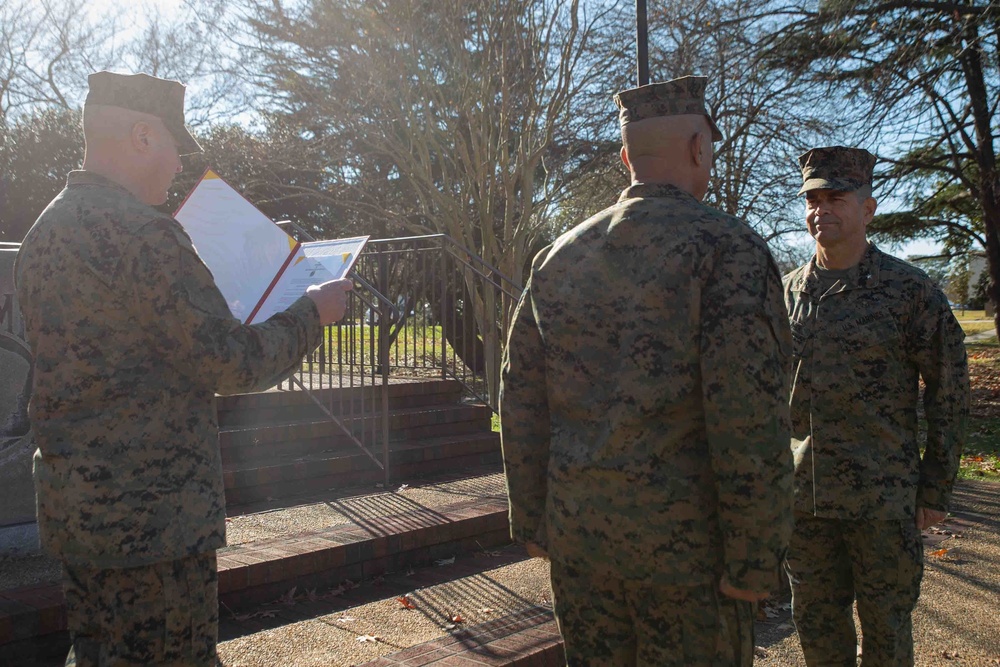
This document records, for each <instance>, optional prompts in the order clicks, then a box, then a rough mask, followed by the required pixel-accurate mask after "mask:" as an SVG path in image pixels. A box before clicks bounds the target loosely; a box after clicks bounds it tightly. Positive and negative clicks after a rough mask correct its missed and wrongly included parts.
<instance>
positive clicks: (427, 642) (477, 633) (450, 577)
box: [219, 545, 565, 667]
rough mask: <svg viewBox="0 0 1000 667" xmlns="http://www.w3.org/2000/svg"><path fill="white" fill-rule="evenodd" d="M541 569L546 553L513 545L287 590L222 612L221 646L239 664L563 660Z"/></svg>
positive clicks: (544, 662) (334, 665)
mask: <svg viewBox="0 0 1000 667" xmlns="http://www.w3.org/2000/svg"><path fill="white" fill-rule="evenodd" d="M449 561H450V556H449ZM548 575H549V570H548V565H547V564H546V563H545V562H543V561H540V560H531V559H528V558H526V554H525V553H524V550H523V548H521V547H517V546H513V545H510V546H506V547H502V548H495V549H493V550H490V549H483V550H477V551H474V552H472V553H468V554H464V555H463V554H459V555H458V556H457V557H456V558H455V559H454V562H452V563H450V564H448V565H444V566H441V567H427V568H415V569H411V570H397V571H394V572H387V573H386V574H385V575H383V576H382V577H380V578H378V579H376V580H373V581H366V582H364V583H362V584H361V585H360V586H358V587H357V588H354V587H352V585H349V584H341V585H339V586H337V587H335V588H334V589H332V590H328V589H325V588H317V589H315V590H313V589H308V590H302V589H297V590H295V591H294V593H293V594H292V595H289V594H288V591H286V592H285V595H284V600H279V599H274V600H272V601H270V602H267V603H265V604H260V605H256V606H253V607H250V608H248V609H246V610H243V611H242V612H234V613H223V616H222V618H221V623H220V629H219V630H220V631H219V638H220V647H219V655H220V658H221V659H222V660H223V662H224V664H227V665H239V666H241V667H264V666H268V667H270V666H271V665H314V666H318V665H323V666H324V667H341V666H344V667H346V666H347V665H358V664H361V665H365V664H367V665H375V666H382V665H402V664H413V665H424V664H434V663H435V662H437V661H442V660H443V661H444V662H440V663H439V664H440V666H441V667H444V666H445V665H483V664H487V665H507V664H514V665H531V664H533V665H549V664H552V665H555V664H565V659H564V658H563V656H562V645H561V642H560V640H559V635H558V631H557V629H556V627H555V623H554V621H553V617H552V613H551V609H550V602H549V600H550V599H551V593H550V591H549V585H548ZM404 595H405V596H407V599H408V603H409V606H410V607H411V608H410V609H406V608H404V607H403V605H402V604H401V602H400V601H399V598H400V597H402V596H404ZM456 615H457V616H460V617H461V618H460V619H459V620H460V621H461V622H458V623H456V622H454V618H455V616H456ZM359 637H366V638H369V639H371V641H364V642H360V641H359ZM550 661H551V662H550Z"/></svg>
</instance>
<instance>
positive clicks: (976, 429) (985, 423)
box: [958, 417, 1000, 482]
mask: <svg viewBox="0 0 1000 667" xmlns="http://www.w3.org/2000/svg"><path fill="white" fill-rule="evenodd" d="M958 477H959V479H974V480H987V481H991V482H1000V418H995V417H994V418H975V417H973V418H971V419H970V420H969V431H968V435H967V436H966V441H965V451H964V452H962V464H961V467H960V468H959V471H958Z"/></svg>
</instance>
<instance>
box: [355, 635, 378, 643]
mask: <svg viewBox="0 0 1000 667" xmlns="http://www.w3.org/2000/svg"><path fill="white" fill-rule="evenodd" d="M378 639H379V638H378V637H377V636H375V635H358V641H359V642H377V641H378Z"/></svg>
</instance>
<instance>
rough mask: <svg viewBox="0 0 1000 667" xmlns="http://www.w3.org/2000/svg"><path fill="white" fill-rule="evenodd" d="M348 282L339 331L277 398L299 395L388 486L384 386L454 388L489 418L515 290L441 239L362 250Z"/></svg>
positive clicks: (390, 242)
mask: <svg viewBox="0 0 1000 667" xmlns="http://www.w3.org/2000/svg"><path fill="white" fill-rule="evenodd" d="M294 231H295V232H296V235H297V236H299V237H300V238H303V240H309V238H308V235H306V234H305V232H304V231H302V230H300V229H295V230H294ZM351 278H352V279H353V280H354V282H355V290H354V291H353V292H352V293H351V296H350V298H349V306H348V311H347V314H346V315H345V317H344V319H343V321H341V322H340V323H339V324H338V325H336V326H333V327H328V328H327V330H326V333H325V340H324V342H323V344H322V345H321V346H320V347H319V348H318V349H317V350H316V352H314V353H313V354H311V355H310V356H309V357H307V358H306V359H305V360H304V361H303V364H302V369H301V371H300V372H298V373H296V375H295V376H293V377H292V378H291V379H290V380H289V381H288V383H287V385H285V386H284V387H283V388H287V389H292V390H306V391H308V392H309V394H310V396H311V397H312V400H313V401H314V402H315V403H316V405H317V406H319V407H320V408H321V409H322V410H323V411H324V413H325V414H326V415H327V416H328V417H329V418H330V419H331V420H332V421H334V422H336V423H337V424H338V425H339V426H340V427H341V429H343V431H344V432H345V433H346V434H347V435H348V436H349V437H350V438H351V439H352V440H353V441H354V443H355V444H356V445H357V446H358V447H359V448H360V449H362V450H363V451H364V452H365V453H366V454H367V455H368V456H369V457H370V458H371V459H372V461H373V463H374V464H375V465H377V466H379V467H380V468H382V469H383V470H385V474H386V481H387V482H388V480H389V479H390V477H391V468H390V465H389V463H390V457H389V417H390V415H389V406H388V387H389V385H390V384H391V383H393V382H406V381H412V380H414V379H454V380H457V381H458V382H459V383H461V385H462V387H463V390H464V396H465V398H466V400H470V401H475V402H480V403H485V404H487V405H489V406H490V407H491V408H492V409H493V410H494V411H496V409H497V394H498V389H499V371H500V356H501V350H502V345H503V335H504V332H505V331H506V330H507V328H508V325H509V318H510V315H511V313H512V312H513V307H514V305H515V304H516V303H517V299H518V298H519V297H520V293H521V287H520V285H518V284H516V283H515V282H514V281H512V280H510V279H509V278H507V277H506V276H504V275H502V274H501V273H500V272H499V271H498V270H496V269H495V268H493V267H491V266H490V265H488V264H487V263H486V262H484V261H483V260H482V259H480V258H479V257H478V256H476V255H475V254H474V253H471V252H469V251H468V250H466V249H465V248H462V247H461V246H460V245H458V244H457V243H456V242H455V241H454V240H453V239H451V238H450V237H448V236H446V235H443V234H435V235H428V236H416V237H403V238H394V239H379V240H373V241H369V242H368V245H367V247H366V249H365V251H364V253H363V254H362V255H361V257H360V258H359V259H358V262H357V264H356V265H355V267H354V270H353V272H352V274H351ZM326 389H339V390H341V391H335V392H334V391H329V392H328V391H324V390H326Z"/></svg>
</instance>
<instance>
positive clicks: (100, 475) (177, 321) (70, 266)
mask: <svg viewBox="0 0 1000 667" xmlns="http://www.w3.org/2000/svg"><path fill="white" fill-rule="evenodd" d="M15 276H16V284H17V298H18V301H19V303H20V305H21V309H22V312H23V313H24V319H25V331H26V338H27V340H28V342H29V345H30V346H31V349H32V352H33V354H34V357H35V387H34V394H33V396H32V398H31V403H30V407H29V414H30V417H31V420H32V423H33V425H34V428H35V438H36V442H37V444H38V451H37V452H36V453H35V484H36V489H37V494H38V524H39V530H40V533H41V537H42V542H43V545H44V546H45V547H46V548H47V549H49V550H50V551H52V552H54V553H56V554H58V555H60V557H61V558H62V559H63V560H65V561H67V562H71V563H74V562H75V563H80V564H92V565H95V566H100V567H132V566H138V565H146V564H150V563H154V562H158V561H163V560H173V559H178V558H183V557H186V556H189V555H195V554H198V553H202V552H205V551H209V550H212V549H217V548H219V547H221V546H223V544H224V542H225V507H224V498H223V484H222V463H221V458H220V452H219V442H218V425H217V422H216V412H215V394H216V392H219V393H234V392H241V391H252V390H257V389H263V388H266V387H270V386H272V385H274V384H276V383H277V382H278V380H279V379H280V378H282V377H283V376H285V375H287V374H289V373H290V372H291V371H293V370H294V369H295V368H297V367H298V366H299V364H300V362H301V359H302V357H303V356H304V355H305V354H306V353H307V352H309V351H311V350H312V349H313V348H315V347H316V346H317V345H318V344H319V342H320V338H321V332H322V328H321V327H320V324H319V315H318V313H317V311H316V307H315V305H314V304H313V302H312V301H311V300H310V299H308V298H305V297H303V298H302V299H299V300H298V301H297V302H296V303H295V304H294V305H293V306H292V307H291V308H290V309H289V310H288V311H285V312H284V313H280V314H278V315H275V316H274V317H272V318H271V319H270V320H268V321H267V322H265V323H263V324H260V325H254V326H244V325H242V324H241V323H240V322H239V321H238V320H236V319H234V318H233V316H232V315H231V314H230V312H229V307H228V306H227V305H226V302H225V300H224V299H223V297H222V295H221V294H220V293H219V291H218V289H217V288H216V287H215V283H214V281H213V280H212V276H211V274H210V273H209V271H208V269H207V268H206V267H205V265H204V264H203V263H202V261H201V260H200V259H199V258H198V255H197V254H196V252H195V249H194V247H193V246H192V245H191V241H190V240H189V238H188V237H187V235H186V234H185V233H184V231H183V230H182V228H181V226H180V225H179V224H178V223H177V222H176V221H175V220H174V219H173V218H171V217H169V216H166V215H163V214H161V213H159V212H158V211H156V210H155V209H153V208H151V207H149V206H146V205H145V204H143V203H141V202H140V201H139V200H137V199H136V198H135V197H133V196H132V195H131V194H129V192H128V191H126V190H125V189H124V188H122V187H120V186H118V185H116V184H114V183H112V182H111V181H109V180H107V179H104V178H102V177H100V176H97V175H95V174H92V173H88V172H83V171H77V172H72V173H71V174H70V175H69V179H68V184H67V186H66V188H65V189H64V190H63V191H62V192H61V193H60V194H59V195H58V196H57V197H56V198H55V199H54V200H53V201H52V203H51V204H49V206H48V208H46V209H45V211H44V212H42V215H41V216H40V217H39V219H38V221H37V222H36V223H35V225H34V226H33V227H32V228H31V230H30V231H29V232H28V235H27V237H26V238H25V240H24V244H23V245H22V246H21V251H20V254H19V256H18V260H17V264H16V266H15Z"/></svg>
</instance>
